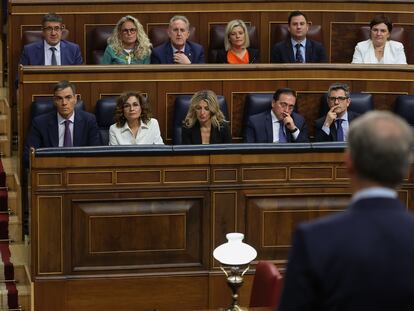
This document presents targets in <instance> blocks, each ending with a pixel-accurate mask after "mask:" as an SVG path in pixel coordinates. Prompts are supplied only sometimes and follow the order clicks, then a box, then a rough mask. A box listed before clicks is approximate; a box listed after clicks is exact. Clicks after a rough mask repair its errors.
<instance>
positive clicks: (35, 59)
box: [20, 13, 83, 66]
mask: <svg viewBox="0 0 414 311" xmlns="http://www.w3.org/2000/svg"><path fill="white" fill-rule="evenodd" d="M64 28H65V25H64V24H63V19H62V17H61V16H60V15H57V14H55V13H48V14H46V15H44V16H43V18H42V36H43V40H41V41H37V42H33V43H29V44H27V45H25V46H24V47H23V52H22V55H21V57H20V64H22V65H40V66H41V65H46V66H47V65H53V66H60V65H80V64H82V63H83V59H82V54H81V50H80V48H79V45H77V44H75V43H72V42H69V41H66V40H62V32H63V29H64Z"/></svg>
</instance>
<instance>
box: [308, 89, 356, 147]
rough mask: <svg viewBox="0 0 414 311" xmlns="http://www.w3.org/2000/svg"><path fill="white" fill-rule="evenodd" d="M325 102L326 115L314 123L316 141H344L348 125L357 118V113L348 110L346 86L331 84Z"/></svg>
mask: <svg viewBox="0 0 414 311" xmlns="http://www.w3.org/2000/svg"><path fill="white" fill-rule="evenodd" d="M327 101H328V106H329V111H328V113H327V114H326V116H323V117H321V118H319V119H317V120H316V121H315V128H316V141H346V140H347V137H348V130H349V124H350V123H351V122H352V121H353V120H355V118H357V117H358V116H359V113H356V112H353V111H351V110H348V107H349V105H350V103H351V98H350V92H349V87H348V85H346V84H345V83H334V84H332V85H331V86H330V87H329V90H328V96H327Z"/></svg>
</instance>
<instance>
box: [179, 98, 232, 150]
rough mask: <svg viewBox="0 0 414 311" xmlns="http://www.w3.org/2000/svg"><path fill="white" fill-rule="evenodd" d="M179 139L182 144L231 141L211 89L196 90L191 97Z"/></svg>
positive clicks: (227, 142)
mask: <svg viewBox="0 0 414 311" xmlns="http://www.w3.org/2000/svg"><path fill="white" fill-rule="evenodd" d="M181 140H182V144H183V145H197V144H229V143H231V134H230V128H229V126H228V123H227V121H226V120H225V119H224V115H223V112H221V110H220V107H219V104H218V99H217V95H216V94H215V93H214V92H213V91H210V90H203V91H198V92H197V93H195V94H194V95H193V97H192V98H191V104H190V108H189V109H188V112H187V116H186V117H185V119H184V121H183V127H182V136H181Z"/></svg>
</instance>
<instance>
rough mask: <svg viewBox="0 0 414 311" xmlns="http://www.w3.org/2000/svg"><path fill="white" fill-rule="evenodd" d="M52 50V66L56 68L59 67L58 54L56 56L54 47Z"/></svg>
mask: <svg viewBox="0 0 414 311" xmlns="http://www.w3.org/2000/svg"><path fill="white" fill-rule="evenodd" d="M50 50H51V51H52V59H51V61H50V64H51V65H52V66H56V65H57V61H56V54H55V51H56V48H55V47H53V46H52V47H51V48H50Z"/></svg>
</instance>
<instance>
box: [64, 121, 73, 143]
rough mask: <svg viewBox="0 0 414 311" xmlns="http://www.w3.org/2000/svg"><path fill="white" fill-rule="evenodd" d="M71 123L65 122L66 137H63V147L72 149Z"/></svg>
mask: <svg viewBox="0 0 414 311" xmlns="http://www.w3.org/2000/svg"><path fill="white" fill-rule="evenodd" d="M69 124H70V121H69V120H65V136H64V137H63V147H72V146H73V145H72V135H71V134H70V127H69Z"/></svg>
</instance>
